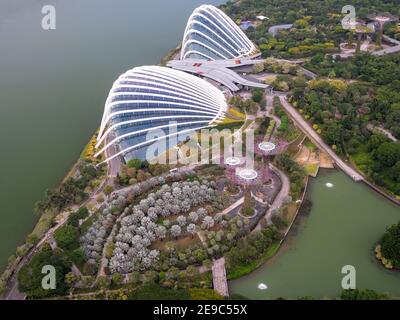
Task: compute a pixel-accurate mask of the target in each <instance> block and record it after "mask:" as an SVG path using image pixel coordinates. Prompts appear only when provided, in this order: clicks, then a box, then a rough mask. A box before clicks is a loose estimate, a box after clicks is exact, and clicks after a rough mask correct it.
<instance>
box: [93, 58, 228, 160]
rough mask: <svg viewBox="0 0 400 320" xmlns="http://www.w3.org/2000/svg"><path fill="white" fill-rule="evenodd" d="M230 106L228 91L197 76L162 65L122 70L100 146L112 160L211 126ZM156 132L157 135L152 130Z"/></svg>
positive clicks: (106, 113)
mask: <svg viewBox="0 0 400 320" xmlns="http://www.w3.org/2000/svg"><path fill="white" fill-rule="evenodd" d="M226 110H227V102H226V99H225V96H224V94H223V93H222V92H221V91H220V90H218V89H217V88H216V87H214V86H213V85H211V84H210V83H208V82H207V81H204V80H202V79H200V78H198V77H196V76H193V75H190V74H187V73H185V72H182V71H178V70H173V69H170V68H166V67H159V66H144V67H138V68H134V69H132V70H129V71H127V72H126V73H124V74H122V75H121V76H120V77H119V78H118V79H117V81H116V82H115V83H114V85H113V87H112V88H111V90H110V93H109V96H108V98H107V101H106V104H105V108H104V114H103V119H102V122H101V126H100V131H99V134H98V138H97V145H96V147H98V148H100V151H99V152H98V153H97V154H96V156H99V155H100V154H101V153H103V152H106V151H107V150H109V149H110V148H111V147H112V149H113V150H114V149H116V152H113V154H112V155H109V154H107V152H106V155H107V156H106V160H105V161H110V160H112V159H114V158H115V157H118V156H125V155H126V154H127V153H131V152H132V151H134V150H137V149H143V148H145V147H148V146H149V145H150V144H151V143H153V142H155V141H158V140H160V139H163V138H168V137H171V136H174V135H175V136H176V135H177V133H186V132H187V133H189V132H193V131H195V130H198V129H201V128H205V127H209V126H210V125H211V124H212V123H213V122H214V121H216V120H218V119H222V118H223V117H224V116H225V111H226ZM155 130H157V133H158V137H157V138H153V139H151V138H149V136H148V134H149V133H151V132H153V133H155V132H156V131H155Z"/></svg>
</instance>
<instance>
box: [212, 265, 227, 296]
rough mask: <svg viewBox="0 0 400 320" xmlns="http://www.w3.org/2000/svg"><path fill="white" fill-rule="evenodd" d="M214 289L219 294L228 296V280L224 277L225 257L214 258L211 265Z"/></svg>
mask: <svg viewBox="0 0 400 320" xmlns="http://www.w3.org/2000/svg"><path fill="white" fill-rule="evenodd" d="M212 274H213V285H214V290H215V291H217V292H218V293H219V294H220V295H221V296H224V297H228V296H229V289H228V280H227V278H226V269H225V258H221V259H218V260H214V264H213V266H212Z"/></svg>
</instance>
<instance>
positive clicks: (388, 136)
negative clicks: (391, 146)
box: [367, 124, 398, 142]
mask: <svg viewBox="0 0 400 320" xmlns="http://www.w3.org/2000/svg"><path fill="white" fill-rule="evenodd" d="M367 128H368V130H371V131H377V132H379V133H382V134H384V135H385V136H386V137H387V138H388V139H390V140H392V141H393V142H397V141H398V140H397V139H396V137H395V136H394V135H393V134H392V133H391V132H390V131H389V130H387V129H385V128H382V127H376V126H373V125H372V124H369V125H368V126H367Z"/></svg>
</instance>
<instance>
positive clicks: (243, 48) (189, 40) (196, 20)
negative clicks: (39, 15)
mask: <svg viewBox="0 0 400 320" xmlns="http://www.w3.org/2000/svg"><path fill="white" fill-rule="evenodd" d="M256 51H257V48H256V46H255V45H254V44H253V43H252V42H251V41H250V39H249V38H248V37H247V36H246V35H245V34H244V32H243V31H242V30H241V29H240V28H239V27H238V26H237V25H236V24H235V23H234V22H233V21H232V20H231V19H230V18H229V17H228V16H227V15H226V14H225V13H224V12H222V11H221V10H219V9H218V8H216V7H214V6H211V5H202V6H200V7H198V8H197V9H195V10H194V12H193V13H192V15H191V16H190V18H189V21H188V23H187V26H186V30H185V33H184V36H183V41H182V52H181V60H184V59H205V60H223V59H234V58H241V57H246V56H250V55H252V54H254V53H255V52H256Z"/></svg>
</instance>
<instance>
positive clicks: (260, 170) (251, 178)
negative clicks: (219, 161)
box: [226, 166, 271, 187]
mask: <svg viewBox="0 0 400 320" xmlns="http://www.w3.org/2000/svg"><path fill="white" fill-rule="evenodd" d="M226 176H227V178H228V179H229V180H230V181H232V182H233V183H235V184H238V185H241V186H245V187H246V186H253V185H258V184H264V183H267V182H268V181H270V179H271V172H270V170H269V168H268V167H267V166H259V167H255V168H250V167H249V168H248V167H238V168H236V169H235V170H228V171H227V173H226Z"/></svg>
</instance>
